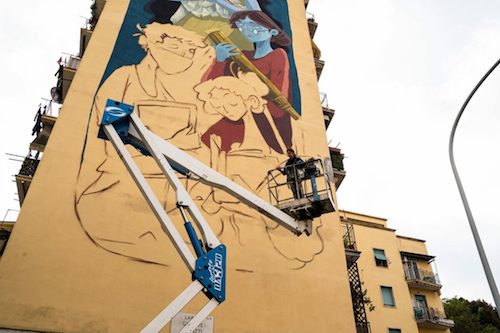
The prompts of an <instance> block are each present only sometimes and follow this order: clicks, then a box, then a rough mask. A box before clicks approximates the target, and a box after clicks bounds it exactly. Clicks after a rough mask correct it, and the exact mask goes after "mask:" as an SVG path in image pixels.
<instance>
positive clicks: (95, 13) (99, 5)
mask: <svg viewBox="0 0 500 333" xmlns="http://www.w3.org/2000/svg"><path fill="white" fill-rule="evenodd" d="M105 5H106V0H94V3H93V4H92V6H90V10H91V11H92V17H91V19H90V20H89V25H90V30H94V29H95V26H96V25H97V21H99V17H100V16H101V14H102V11H103V10H104V6H105Z"/></svg>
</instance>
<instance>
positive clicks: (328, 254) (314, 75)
mask: <svg viewBox="0 0 500 333" xmlns="http://www.w3.org/2000/svg"><path fill="white" fill-rule="evenodd" d="M222 2H223V3H228V4H230V5H231V4H232V5H233V6H234V5H237V6H239V9H238V10H237V11H238V12H239V11H241V12H242V13H243V14H242V15H241V16H234V14H231V11H232V10H233V9H231V8H232V7H231V6H228V7H227V8H225V7H220V3H221V2H220V1H219V2H218V4H215V1H203V2H202V1H182V2H176V1H167V0H131V1H128V0H108V1H103V0H96V1H95V2H94V4H93V6H92V10H93V17H92V19H91V20H90V22H89V26H88V27H87V28H86V29H82V31H81V43H80V45H81V48H80V54H79V55H77V56H71V57H68V58H67V59H66V60H63V61H62V62H61V67H60V70H59V73H58V76H59V78H58V84H57V86H56V88H55V90H54V92H53V98H54V100H55V101H57V102H60V103H62V104H63V107H62V109H61V111H60V114H59V116H58V118H57V119H53V118H51V117H49V116H48V115H46V114H41V115H40V119H39V121H40V123H41V126H40V130H39V131H38V136H37V139H35V141H34V142H33V143H32V148H33V149H35V150H38V151H41V152H42V153H43V155H36V156H35V157H31V158H29V159H27V161H26V167H25V168H23V169H22V170H21V172H20V174H19V177H17V182H18V189H19V194H20V198H21V200H22V209H21V212H20V215H19V218H18V220H17V222H16V224H15V228H14V229H13V231H12V234H11V235H10V237H9V240H8V244H7V247H6V249H5V251H4V254H3V256H2V258H1V261H0V263H1V264H0V290H1V291H2V292H1V293H0V306H1V307H2V309H3V310H2V311H1V312H0V328H5V329H15V330H24V331H35V332H138V331H140V330H141V329H142V328H143V327H144V326H145V325H146V324H147V323H148V322H150V321H151V320H152V319H153V318H154V317H155V316H156V315H157V314H158V313H159V311H161V310H162V309H164V308H165V306H166V305H167V304H169V303H170V302H171V301H172V300H173V299H175V297H177V295H179V293H180V292H181V291H182V290H184V289H185V288H186V286H187V285H189V283H190V282H191V274H190V272H189V271H188V270H187V269H186V267H185V265H184V263H183V262H182V260H181V259H180V258H179V256H178V254H177V252H176V251H175V249H174V247H173V246H172V244H171V242H170V240H169V239H168V237H167V236H166V235H165V233H164V232H163V230H162V229H161V226H160V225H159V224H158V222H157V221H156V220H155V218H154V215H153V214H152V212H151V210H150V209H149V207H148V206H147V204H146V203H145V201H144V199H143V198H142V196H141V194H140V192H139V190H138V189H137V188H136V186H135V184H134V183H133V181H132V180H131V178H130V176H129V174H128V173H127V170H126V169H125V167H124V165H123V164H122V163H121V161H120V160H119V158H118V156H117V154H116V153H115V152H114V151H113V148H112V147H111V145H110V144H109V143H106V142H105V141H103V140H101V139H98V137H97V136H98V129H99V122H100V117H101V116H102V111H103V109H104V106H105V103H106V101H107V100H108V99H113V100H115V101H119V102H125V103H127V104H134V105H135V107H136V111H137V112H138V115H139V117H140V118H141V119H142V121H143V122H144V123H145V124H146V126H148V128H149V129H150V130H151V131H152V132H154V133H156V134H157V135H160V136H161V137H163V138H165V139H166V140H169V141H170V142H172V143H174V144H175V145H176V146H177V147H179V148H181V149H182V150H184V151H185V152H188V153H189V154H190V155H192V156H193V157H195V158H197V159H198V160H199V161H202V162H203V163H205V164H206V165H208V166H210V167H212V168H213V169H215V170H217V171H218V172H219V173H221V174H223V175H225V176H226V177H228V178H230V179H231V180H233V181H234V182H236V183H238V184H239V185H240V186H242V187H244V188H246V189H247V190H249V191H252V192H254V193H255V194H257V195H259V196H261V197H262V198H266V199H267V198H268V197H269V193H268V189H267V186H266V185H265V183H264V181H265V179H266V176H267V174H268V172H269V171H272V170H273V169H275V168H276V166H277V165H278V164H280V165H283V164H284V163H285V162H286V160H287V159H288V157H287V155H286V149H287V148H294V149H295V150H296V152H297V154H298V155H299V156H301V157H303V158H310V157H318V156H320V157H322V158H324V157H330V153H331V152H330V150H329V148H328V145H327V139H326V131H325V123H326V124H327V123H328V122H329V121H331V117H332V116H333V113H332V110H331V109H329V108H328V105H327V104H326V103H325V99H324V98H320V93H319V91H318V84H317V80H318V78H319V75H320V74H321V69H322V66H323V65H324V63H323V62H322V61H321V60H320V54H319V49H317V48H315V49H314V51H313V48H312V47H311V45H312V44H311V38H312V36H313V34H314V32H313V31H312V30H311V27H313V26H314V21H313V19H311V18H310V19H309V20H308V17H307V16H306V11H305V3H304V1H301V0H290V1H279V2H276V1H272V2H270V1H261V0H259V1H222ZM200 5H203V6H206V7H203V8H202V7H200ZM252 6H253V7H252ZM213 29H216V30H217V31H222V32H223V33H224V34H225V35H226V36H227V38H228V40H229V41H230V42H231V43H230V44H234V45H237V46H238V47H239V48H240V49H241V50H243V54H244V55H245V56H246V57H247V58H248V59H251V60H250V62H251V63H252V64H253V65H254V66H255V67H257V68H258V69H259V70H260V71H261V72H263V73H265V75H266V76H267V78H268V79H269V80H271V82H272V83H273V85H269V84H267V83H264V82H265V80H264V81H262V79H260V78H259V76H258V75H257V74H255V73H256V72H255V71H252V70H250V71H249V70H248V68H239V69H238V67H235V66H234V64H233V63H232V62H230V61H228V56H231V55H230V53H231V51H232V50H234V49H229V48H226V49H225V50H224V48H225V47H224V45H220V44H221V43H218V44H217V43H214V41H213V40H212V39H211V38H210V36H208V33H209V32H210V31H212V30H213ZM270 41H271V43H270ZM252 43H253V45H252ZM238 66H241V65H238ZM251 67H252V66H250V67H249V68H251ZM242 69H245V70H242ZM252 73H253V74H255V75H252ZM259 79H260V81H259ZM273 86H274V87H273ZM273 88H276V89H275V90H273ZM271 92H273V93H274V94H275V95H279V96H278V97H279V98H278V99H270V98H269V95H270V94H271ZM49 136H50V137H49ZM130 153H131V154H132V155H133V157H134V160H135V161H136V163H137V164H139V166H140V167H141V169H142V171H143V172H144V174H145V175H146V178H147V180H148V182H149V183H150V185H151V186H152V188H153V191H155V193H156V195H157V196H158V197H159V198H160V201H161V203H162V204H163V205H164V207H165V209H166V210H167V211H168V212H169V214H170V213H171V215H170V216H171V218H172V220H173V222H174V224H175V225H176V226H177V227H178V229H179V230H182V228H183V226H182V220H181V216H180V214H179V212H176V211H175V208H176V207H175V196H174V193H173V191H172V188H171V187H169V185H167V184H166V182H165V180H164V179H163V178H162V177H160V176H159V170H158V169H157V168H156V167H154V166H152V164H151V163H150V162H151V161H150V160H148V159H146V158H143V157H142V156H140V154H139V153H138V152H137V151H135V150H134V149H132V148H131V149H130ZM335 153H336V154H337V155H338V152H335ZM41 156H43V158H40V157H41ZM339 165H340V164H339V163H337V167H336V171H335V170H333V171H332V172H334V173H335V174H336V175H337V176H336V177H335V180H334V181H333V178H330V181H331V183H332V184H331V186H332V188H333V192H332V195H333V198H334V199H335V184H337V185H338V184H340V182H341V180H342V179H341V178H343V176H344V173H343V170H338V167H339ZM339 171H340V172H339ZM183 182H184V185H185V186H186V187H187V189H188V191H189V193H190V194H191V195H192V197H193V198H194V200H195V201H196V203H197V204H198V206H199V207H200V209H201V210H202V212H203V214H204V215H205V217H206V218H207V220H208V223H209V224H210V225H211V227H212V228H213V229H214V231H215V233H216V234H217V236H218V237H219V239H220V240H221V241H222V242H223V243H224V244H226V246H227V248H228V263H227V281H228V284H227V300H226V301H225V302H224V303H222V305H221V306H219V307H218V308H217V309H216V310H215V311H214V312H213V313H212V316H213V324H214V331H216V332H306V331H315V332H332V331H334V332H354V331H355V330H356V329H355V321H354V316H353V314H352V311H351V308H352V306H351V297H350V289H349V280H348V277H347V268H346V267H347V265H346V258H345V256H343V255H340V256H339V253H343V252H344V247H343V243H342V237H340V235H341V226H340V220H339V215H338V213H337V212H332V213H328V214H323V215H322V216H321V217H320V218H316V219H315V221H314V224H313V233H312V235H311V236H310V237H306V236H305V235H303V236H302V237H296V236H295V235H293V234H291V233H290V232H289V231H288V230H285V229H284V228H282V227H280V226H279V225H277V224H276V223H275V222H272V221H270V220H269V219H267V218H265V217H264V216H263V215H262V214H260V213H259V212H258V211H256V210H253V209H250V208H249V207H247V206H246V205H244V204H242V203H241V202H239V201H238V200H237V199H235V198H232V197H230V196H228V195H227V194H225V193H223V192H222V191H219V190H218V189H216V188H212V187H209V186H206V185H203V184H200V183H198V182H195V181H191V180H186V179H183ZM284 191H285V192H286V191H289V190H286V189H285V190H284ZM184 239H185V242H186V244H189V241H188V238H187V236H186V237H185V238H184ZM205 302H206V300H205V297H204V296H203V295H200V296H199V297H198V298H196V299H195V300H194V301H193V302H192V303H190V304H189V305H188V306H187V307H186V308H185V309H183V312H184V313H188V314H189V313H196V312H197V311H198V310H199V309H200V308H201V307H202V306H203V304H204V303H205ZM165 331H172V332H173V328H172V327H170V326H168V327H167V328H166V330H165Z"/></svg>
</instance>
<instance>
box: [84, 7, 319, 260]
mask: <svg viewBox="0 0 500 333" xmlns="http://www.w3.org/2000/svg"><path fill="white" fill-rule="evenodd" d="M291 41H292V34H291V28H290V20H289V17H288V4H287V2H286V1H269V0H259V1H257V0H137V1H134V0H132V1H131V2H130V4H129V8H128V11H127V14H126V17H125V19H124V22H123V25H122V27H121V30H120V33H119V35H118V38H117V41H116V44H115V47H114V51H113V54H112V56H111V58H110V60H109V63H108V66H107V68H106V71H105V73H104V75H103V78H102V81H101V85H100V87H99V90H98V92H97V94H96V96H95V99H94V103H93V106H92V110H91V114H90V120H89V126H88V133H87V139H86V144H85V148H84V152H83V154H82V165H81V169H80V174H79V180H78V190H77V194H76V202H75V210H76V213H77V215H78V219H79V221H80V223H81V226H82V228H83V230H84V231H85V232H86V234H87V235H88V236H89V238H90V239H91V240H92V241H93V242H94V243H95V244H96V245H98V246H99V247H101V248H102V249H105V250H107V251H109V252H112V253H115V254H119V255H123V256H127V257H130V258H134V259H138V260H142V261H146V262H152V263H157V264H165V265H167V264H168V260H167V257H168V256H167V255H166V254H165V252H166V251H165V248H166V246H168V245H166V244H167V243H170V242H169V240H168V238H167V236H166V235H165V234H164V232H163V230H162V229H161V227H160V225H159V223H158V222H156V221H155V220H152V221H149V220H146V219H145V218H144V217H145V214H146V212H147V211H148V207H147V206H146V204H145V203H144V201H143V200H141V199H140V197H139V196H140V194H139V192H138V190H137V188H136V187H135V186H134V184H133V181H132V179H131V178H130V177H129V176H128V174H127V172H126V170H125V167H124V166H123V165H122V162H121V161H120V159H119V158H118V156H117V155H116V153H115V152H114V148H113V147H112V146H111V144H110V143H109V142H105V141H102V140H99V139H97V131H98V127H99V122H100V118H101V117H102V109H103V107H104V105H105V103H106V101H107V99H114V100H118V101H123V102H125V103H128V104H134V105H135V108H136V112H137V113H138V115H139V117H140V118H141V119H142V121H143V122H144V123H145V125H146V126H147V127H148V128H149V129H150V130H151V131H153V132H154V133H156V134H157V135H159V136H161V137H163V138H165V139H166V140H169V141H170V142H172V143H174V144H175V145H176V146H178V147H179V148H181V149H183V150H185V151H188V152H190V154H192V155H193V156H195V157H196V158H198V159H199V160H200V161H202V162H204V163H206V164H208V165H210V166H211V167H212V168H214V169H216V170H217V171H219V172H220V173H222V174H224V175H226V176H227V177H229V178H231V179H232V180H233V181H235V182H237V183H239V184H240V185H243V186H245V187H246V188H247V189H249V190H251V191H253V192H255V193H258V194H261V195H266V192H267V184H266V183H265V177H266V174H267V171H268V170H271V169H273V168H275V167H276V166H277V165H278V164H279V163H283V162H284V161H286V159H287V158H286V149H287V148H290V147H294V148H296V147H297V146H300V147H302V146H301V145H302V144H303V142H301V136H302V134H301V133H300V132H299V131H298V130H297V129H296V126H294V123H297V122H300V121H301V120H300V115H301V96H300V90H299V84H298V77H297V70H296V67H295V60H294V55H293V48H292V45H291ZM130 151H131V153H132V154H133V157H134V159H135V162H136V163H137V164H138V165H139V167H140V168H141V170H142V171H143V173H144V174H145V176H146V178H147V179H148V181H149V182H150V184H151V186H152V187H153V189H154V190H155V192H156V194H157V195H158V196H159V198H161V200H162V203H163V205H164V206H165V209H166V210H167V211H169V214H173V216H174V217H175V216H176V214H177V212H176V210H175V196H174V193H172V189H171V188H170V186H169V185H168V183H166V181H165V179H164V178H163V175H162V174H161V172H160V171H159V169H158V168H157V166H156V164H155V163H154V161H152V159H150V158H147V157H144V156H142V155H141V154H140V153H138V152H137V151H134V150H133V149H131V150H130ZM184 183H185V186H186V187H187V189H188V190H189V191H190V193H192V195H193V197H194V198H195V200H196V201H197V203H198V205H199V206H200V207H201V208H202V210H203V212H204V213H205V216H206V217H207V219H208V220H209V221H210V223H211V224H212V227H213V228H214V229H216V230H217V229H218V230H220V235H221V236H222V237H223V234H224V229H225V225H230V226H231V227H232V229H233V230H234V232H235V233H236V234H237V235H238V237H241V233H242V231H241V229H242V225H244V224H245V223H262V224H264V225H265V230H266V232H267V233H268V238H269V241H270V242H271V243H272V246H273V247H274V248H275V249H276V250H277V251H278V252H279V253H280V254H281V255H283V257H285V258H287V259H289V260H290V261H292V262H293V263H294V264H293V267H303V266H304V265H305V264H306V263H307V262H310V261H311V260H312V259H313V258H314V256H315V255H317V254H319V253H321V252H322V249H323V241H322V239H321V234H320V233H319V229H320V228H321V224H318V225H317V232H316V233H315V236H314V237H315V238H316V242H315V244H316V246H315V248H314V249H312V250H311V251H310V252H309V253H301V254H297V255H296V254H294V253H293V249H291V248H290V246H288V245H280V244H278V242H277V241H276V240H275V239H274V237H273V234H272V233H273V230H275V228H276V225H275V224H274V223H272V222H270V221H268V220H266V219H264V218H262V217H261V216H260V214H258V213H257V212H255V211H254V210H252V209H249V208H248V207H246V206H245V205H241V204H240V203H239V202H238V201H237V200H236V199H235V198H233V197H231V196H229V195H227V194H226V193H225V192H223V191H220V190H217V189H213V188H210V187H208V186H205V185H203V184H200V183H197V182H193V181H188V180H184ZM117 207H127V209H126V212H123V211H117ZM110 216H111V217H113V218H110ZM214 221H215V222H217V221H218V223H219V224H220V225H219V226H216V225H213V223H215V222H214Z"/></svg>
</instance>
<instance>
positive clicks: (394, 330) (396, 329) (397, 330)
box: [389, 328, 401, 333]
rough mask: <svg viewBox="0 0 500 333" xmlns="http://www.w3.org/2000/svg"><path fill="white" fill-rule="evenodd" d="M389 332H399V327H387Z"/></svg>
mask: <svg viewBox="0 0 500 333" xmlns="http://www.w3.org/2000/svg"><path fill="white" fill-rule="evenodd" d="M389 333H401V330H400V329H399V328H389Z"/></svg>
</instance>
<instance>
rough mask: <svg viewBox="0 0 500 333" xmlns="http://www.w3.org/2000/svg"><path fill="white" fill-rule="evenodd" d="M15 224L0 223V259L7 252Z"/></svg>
mask: <svg viewBox="0 0 500 333" xmlns="http://www.w3.org/2000/svg"><path fill="white" fill-rule="evenodd" d="M14 224H15V223H14V222H6V221H3V222H0V257H1V256H2V255H3V252H4V251H5V247H6V246H7V243H8V241H9V238H10V234H11V233H12V229H13V228H14Z"/></svg>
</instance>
